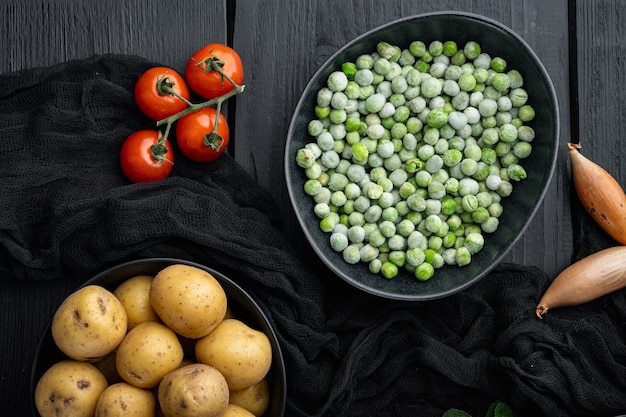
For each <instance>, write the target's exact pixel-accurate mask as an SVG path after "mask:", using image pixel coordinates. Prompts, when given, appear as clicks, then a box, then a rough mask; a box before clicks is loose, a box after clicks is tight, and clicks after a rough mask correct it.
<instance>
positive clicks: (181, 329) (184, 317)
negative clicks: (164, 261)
mask: <svg viewBox="0 0 626 417" xmlns="http://www.w3.org/2000/svg"><path fill="white" fill-rule="evenodd" d="M150 304H151V305H152V308H153V309H154V311H156V313H157V314H158V316H159V317H160V318H161V320H162V321H163V323H165V324H166V325H167V326H168V327H169V328H170V329H172V330H174V331H175V332H176V333H178V334H179V335H181V336H184V337H188V338H192V339H197V338H200V337H203V336H205V335H207V334H208V333H209V332H210V331H211V330H213V329H214V328H215V326H217V325H218V324H219V323H220V322H221V321H222V320H223V319H224V315H225V314H226V308H227V301H226V293H225V292H224V289H223V288H222V286H221V284H220V283H219V281H217V280H216V279H215V277H213V276H212V275H211V274H209V273H208V272H206V271H204V270H203V269H200V268H196V267H193V266H189V265H182V264H175V265H170V266H168V267H166V268H164V269H162V270H161V271H159V273H157V274H156V276H155V277H154V280H153V281H152V286H151V287H150Z"/></svg>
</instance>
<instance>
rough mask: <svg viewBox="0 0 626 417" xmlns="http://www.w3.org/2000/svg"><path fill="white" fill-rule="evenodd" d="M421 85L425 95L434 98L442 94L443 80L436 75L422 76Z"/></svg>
mask: <svg viewBox="0 0 626 417" xmlns="http://www.w3.org/2000/svg"><path fill="white" fill-rule="evenodd" d="M420 87H421V91H422V96H423V97H425V98H433V97H437V96H438V95H440V94H441V91H442V89H443V83H442V82H441V80H439V79H438V78H434V77H429V78H422V83H421V85H420Z"/></svg>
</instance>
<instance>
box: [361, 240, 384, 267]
mask: <svg viewBox="0 0 626 417" xmlns="http://www.w3.org/2000/svg"><path fill="white" fill-rule="evenodd" d="M378 254H379V251H378V248H376V247H375V246H373V245H371V244H369V243H368V244H365V245H363V247H361V249H360V251H359V256H360V258H361V262H370V261H373V260H374V259H376V257H377V256H378Z"/></svg>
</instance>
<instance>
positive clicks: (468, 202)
mask: <svg viewBox="0 0 626 417" xmlns="http://www.w3.org/2000/svg"><path fill="white" fill-rule="evenodd" d="M461 206H462V207H463V210H465V211H466V212H469V213H471V212H473V211H474V210H476V209H477V208H478V198H477V197H476V196H475V195H473V194H468V195H464V196H463V199H462V200H461Z"/></svg>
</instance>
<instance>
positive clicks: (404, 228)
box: [396, 219, 415, 238]
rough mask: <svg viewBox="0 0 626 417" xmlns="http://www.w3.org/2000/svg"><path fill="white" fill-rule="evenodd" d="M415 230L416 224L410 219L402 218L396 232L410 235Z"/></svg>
mask: <svg viewBox="0 0 626 417" xmlns="http://www.w3.org/2000/svg"><path fill="white" fill-rule="evenodd" d="M414 230H415V225H414V224H413V222H411V221H410V220H409V219H402V220H400V222H399V223H398V224H397V225H396V232H397V233H398V234H399V235H400V236H404V237H405V238H406V237H408V236H409V235H410V234H411V233H413V231H414Z"/></svg>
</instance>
